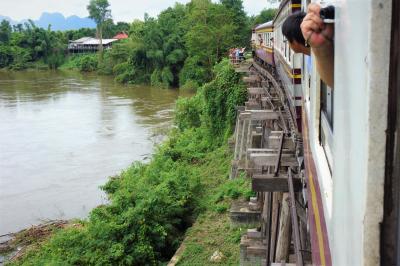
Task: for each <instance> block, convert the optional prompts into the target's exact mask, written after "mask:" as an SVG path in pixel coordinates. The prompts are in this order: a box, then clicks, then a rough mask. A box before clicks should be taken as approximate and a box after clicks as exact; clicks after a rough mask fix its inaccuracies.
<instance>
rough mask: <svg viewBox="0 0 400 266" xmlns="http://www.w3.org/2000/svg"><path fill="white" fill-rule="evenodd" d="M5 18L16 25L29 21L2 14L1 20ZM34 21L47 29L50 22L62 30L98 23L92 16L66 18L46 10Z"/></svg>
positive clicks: (53, 28) (56, 28) (91, 25)
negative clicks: (16, 19) (17, 19)
mask: <svg viewBox="0 0 400 266" xmlns="http://www.w3.org/2000/svg"><path fill="white" fill-rule="evenodd" d="M3 19H5V20H8V21H10V23H11V24H12V25H16V24H18V23H24V22H26V21H27V20H26V19H25V20H22V21H15V20H13V19H12V18H10V17H6V16H1V15H0V21H1V20H3ZM34 22H35V25H36V26H38V27H41V28H45V29H47V27H48V26H49V24H50V25H51V29H52V30H61V31H64V30H77V29H80V28H95V27H96V24H95V23H94V21H93V20H92V19H90V18H81V17H78V16H70V17H67V18H66V17H64V15H63V14H61V13H48V12H44V13H42V15H41V16H40V18H39V19H38V20H34Z"/></svg>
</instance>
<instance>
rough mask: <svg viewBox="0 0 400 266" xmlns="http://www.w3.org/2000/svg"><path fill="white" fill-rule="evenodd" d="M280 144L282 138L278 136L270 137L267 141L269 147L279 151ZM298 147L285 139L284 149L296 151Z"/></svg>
mask: <svg viewBox="0 0 400 266" xmlns="http://www.w3.org/2000/svg"><path fill="white" fill-rule="evenodd" d="M279 144H280V138H279V137H278V136H269V137H268V139H267V147H268V148H271V149H278V148H279ZM295 147H296V145H295V143H294V142H293V140H291V139H285V140H284V141H283V148H284V149H289V150H293V151H294V149H295Z"/></svg>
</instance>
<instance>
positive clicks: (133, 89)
mask: <svg viewBox="0 0 400 266" xmlns="http://www.w3.org/2000/svg"><path fill="white" fill-rule="evenodd" d="M180 94H182V93H180V92H179V91H177V90H163V89H156V88H151V87H142V86H123V85H120V84H117V83H115V82H114V81H113V79H112V78H109V77H98V76H96V75H82V74H79V73H71V72H17V73H10V72H0V235H2V234H6V233H9V232H15V231H17V230H20V229H23V228H26V227H28V226H30V225H33V224H38V223H41V222H43V221H46V220H49V219H70V218H74V217H77V218H83V217H85V216H86V215H87V214H88V212H89V211H90V210H91V209H92V208H93V207H95V206H97V205H99V204H102V203H105V202H106V198H105V196H104V194H103V193H102V191H101V190H100V189H99V186H100V185H102V184H104V183H105V182H106V181H107V178H108V177H109V176H113V175H116V174H118V173H119V172H120V171H121V170H123V169H124V168H126V167H128V166H129V165H130V164H131V163H132V162H133V161H136V160H147V159H148V158H149V157H150V156H151V153H152V151H153V149H154V145H155V143H158V142H159V141H160V140H161V139H162V136H163V134H165V133H166V132H167V129H168V128H169V127H170V126H171V123H172V121H171V120H172V117H173V113H172V111H173V107H174V104H175V100H176V99H177V98H178V96H180ZM181 96H182V95H181ZM184 96H187V95H184Z"/></svg>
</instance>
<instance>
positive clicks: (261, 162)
mask: <svg viewBox="0 0 400 266" xmlns="http://www.w3.org/2000/svg"><path fill="white" fill-rule="evenodd" d="M276 158H277V154H271V153H252V154H250V160H251V161H253V163H254V164H255V165H256V166H275V163H276ZM281 166H285V167H297V166H299V163H298V162H297V159H296V157H294V156H293V155H291V154H282V158H281Z"/></svg>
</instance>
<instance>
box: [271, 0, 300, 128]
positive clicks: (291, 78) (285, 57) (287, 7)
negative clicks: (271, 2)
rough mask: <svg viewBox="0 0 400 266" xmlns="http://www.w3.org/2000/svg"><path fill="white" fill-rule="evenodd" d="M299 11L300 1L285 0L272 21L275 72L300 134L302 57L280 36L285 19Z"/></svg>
mask: <svg viewBox="0 0 400 266" xmlns="http://www.w3.org/2000/svg"><path fill="white" fill-rule="evenodd" d="M299 10H301V1H299V0H286V1H283V2H282V3H281V5H280V7H279V10H278V13H277V15H276V17H275V19H274V21H273V24H274V25H273V26H274V43H275V45H274V57H275V65H276V70H277V72H278V76H279V79H280V80H281V82H282V86H283V88H284V89H285V92H286V95H287V99H288V101H289V103H290V106H291V108H292V109H291V111H292V114H293V117H295V119H296V122H297V127H298V129H299V131H300V132H301V115H302V99H303V98H302V62H303V61H302V56H301V55H300V54H295V53H294V52H293V51H292V50H291V49H290V46H289V43H288V41H287V40H286V38H285V36H283V34H282V24H283V22H284V21H285V19H286V17H287V16H288V15H290V14H293V13H294V12H297V11H299Z"/></svg>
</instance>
